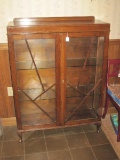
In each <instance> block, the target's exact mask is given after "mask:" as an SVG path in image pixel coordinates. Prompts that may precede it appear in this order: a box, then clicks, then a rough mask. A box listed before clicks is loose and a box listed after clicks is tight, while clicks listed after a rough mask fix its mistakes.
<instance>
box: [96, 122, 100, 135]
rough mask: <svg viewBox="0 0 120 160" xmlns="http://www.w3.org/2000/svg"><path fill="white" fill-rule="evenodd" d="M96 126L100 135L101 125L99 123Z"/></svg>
mask: <svg viewBox="0 0 120 160" xmlns="http://www.w3.org/2000/svg"><path fill="white" fill-rule="evenodd" d="M96 126H97V133H100V127H101V123H98V124H97V125H96Z"/></svg>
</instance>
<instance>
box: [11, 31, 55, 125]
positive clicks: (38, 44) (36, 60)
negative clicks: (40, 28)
mask: <svg viewBox="0 0 120 160" xmlns="http://www.w3.org/2000/svg"><path fill="white" fill-rule="evenodd" d="M55 50H56V37H55V36H52V35H47V34H44V35H34V38H33V35H32V36H31V35H30V36H29V35H27V36H26V37H25V36H23V37H22V36H21V38H19V39H16V40H14V54H15V55H14V57H15V62H12V63H13V68H14V67H15V68H16V71H15V72H16V75H15V77H16V78H15V80H13V88H14V92H15V94H14V99H15V107H16V114H17V115H18V121H19V115H20V117H21V123H22V126H29V125H31V126H32V125H45V124H54V123H56V63H55V57H56V56H55ZM12 72H14V71H13V69H12ZM12 74H13V75H14V74H15V73H12ZM13 79H14V78H13ZM15 83H16V84H15ZM16 86H17V87H16ZM18 112H20V113H18Z"/></svg>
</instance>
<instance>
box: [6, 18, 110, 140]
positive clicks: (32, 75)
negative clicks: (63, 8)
mask: <svg viewBox="0 0 120 160" xmlns="http://www.w3.org/2000/svg"><path fill="white" fill-rule="evenodd" d="M109 31H110V25H109V24H108V23H103V22H100V21H97V20H95V18H94V17H92V16H91V17H51V18H50V17H49V18H48V17H46V18H15V19H14V20H13V22H12V23H9V25H8V27H7V34H8V46H9V57H10V65H11V75H12V85H13V91H14V105H15V113H16V118H17V126H18V133H19V136H20V137H21V133H22V132H25V131H30V130H38V129H48V128H55V127H68V126H71V125H80V124H85V123H94V124H97V126H100V124H101V115H102V107H103V104H104V99H103V97H104V94H105V75H106V66H107V52H108V42H109Z"/></svg>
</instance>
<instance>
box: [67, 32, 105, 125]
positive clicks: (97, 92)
mask: <svg viewBox="0 0 120 160" xmlns="http://www.w3.org/2000/svg"><path fill="white" fill-rule="evenodd" d="M103 53H104V37H98V36H97V35H95V34H94V36H92V34H91V36H90V34H89V36H87V35H84V36H81V35H79V34H78V35H76V34H69V40H68V41H67V42H66V114H65V115H66V117H65V121H66V123H69V122H71V121H74V122H75V123H76V122H78V123H80V122H88V121H89V120H90V121H95V120H96V119H97V118H99V117H100V115H101V102H102V101H101V98H102V95H101V93H102V92H101V85H102V79H103V77H102V68H103ZM74 122H72V123H74Z"/></svg>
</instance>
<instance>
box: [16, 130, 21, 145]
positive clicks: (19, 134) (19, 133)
mask: <svg viewBox="0 0 120 160" xmlns="http://www.w3.org/2000/svg"><path fill="white" fill-rule="evenodd" d="M17 134H18V136H19V143H21V142H22V132H20V131H18V132H17Z"/></svg>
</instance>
